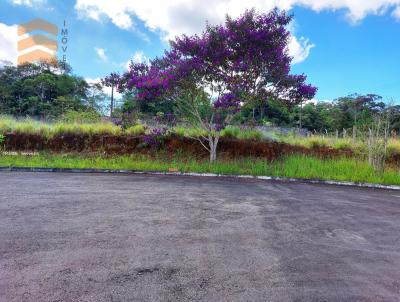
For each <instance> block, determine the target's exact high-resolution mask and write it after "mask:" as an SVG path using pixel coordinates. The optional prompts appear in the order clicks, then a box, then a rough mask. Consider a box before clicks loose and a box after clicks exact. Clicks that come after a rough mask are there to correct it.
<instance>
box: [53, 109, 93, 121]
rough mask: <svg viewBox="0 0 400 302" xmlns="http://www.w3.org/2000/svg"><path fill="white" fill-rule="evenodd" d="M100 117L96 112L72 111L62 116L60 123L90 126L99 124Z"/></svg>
mask: <svg viewBox="0 0 400 302" xmlns="http://www.w3.org/2000/svg"><path fill="white" fill-rule="evenodd" d="M100 121H101V116H100V114H99V113H97V112H96V111H93V110H92V111H74V110H69V111H67V112H66V113H64V114H63V115H62V117H61V118H60V122H64V123H80V124H91V123H99V122H100Z"/></svg>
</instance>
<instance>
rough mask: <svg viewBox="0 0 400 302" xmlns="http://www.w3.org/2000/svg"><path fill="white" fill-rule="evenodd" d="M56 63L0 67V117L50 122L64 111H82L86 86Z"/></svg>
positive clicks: (85, 103)
mask: <svg viewBox="0 0 400 302" xmlns="http://www.w3.org/2000/svg"><path fill="white" fill-rule="evenodd" d="M66 67H67V69H66V70H61V69H60V67H59V65H58V63H57V62H39V63H37V64H23V65H20V66H12V65H4V66H1V67H0V114H11V115H17V116H27V115H29V116H33V117H40V118H49V119H54V118H57V117H58V116H59V115H61V114H62V113H63V112H65V111H66V110H78V111H79V110H86V109H87V108H90V107H92V106H94V104H93V102H89V93H90V90H91V87H90V85H89V84H88V83H87V82H86V81H85V80H83V79H82V78H79V77H76V76H74V75H71V74H69V72H70V71H71V68H70V67H69V66H68V65H67V66H66Z"/></svg>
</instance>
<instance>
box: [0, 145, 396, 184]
mask: <svg viewBox="0 0 400 302" xmlns="http://www.w3.org/2000/svg"><path fill="white" fill-rule="evenodd" d="M0 166H2V167H52V168H98V169H128V170H143V171H149V170H151V171H168V170H169V169H171V168H172V169H177V170H178V171H182V172H200V173H217V174H247V175H269V176H285V177H294V178H305V179H314V178H315V179H325V180H337V181H354V182H368V183H381V184H388V185H400V174H399V173H398V172H397V171H395V170H390V169H386V171H384V173H382V174H376V173H374V171H373V169H372V168H371V166H370V165H369V164H368V163H367V162H366V161H361V160H356V159H349V158H342V159H329V160H322V159H317V158H313V157H307V156H301V155H293V156H289V157H286V158H283V159H282V160H280V161H276V162H273V163H268V162H267V161H265V160H263V159H259V158H244V159H237V160H223V159H222V160H218V161H217V162H215V163H210V162H209V161H208V160H207V159H196V158H194V157H190V156H187V155H184V154H177V155H176V156H174V157H172V158H171V156H170V155H168V154H164V153H162V152H161V153H157V154H155V155H153V156H149V155H140V154H135V155H131V156H115V157H102V156H98V155H92V156H88V155H87V156H79V155H54V154H40V155H36V156H22V155H3V156H0Z"/></svg>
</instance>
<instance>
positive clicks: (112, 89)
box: [110, 85, 114, 117]
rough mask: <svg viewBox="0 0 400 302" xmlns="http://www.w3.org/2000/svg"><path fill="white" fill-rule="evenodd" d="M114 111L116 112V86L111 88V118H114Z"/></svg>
mask: <svg viewBox="0 0 400 302" xmlns="http://www.w3.org/2000/svg"><path fill="white" fill-rule="evenodd" d="M113 111H114V85H112V86H111V105H110V117H112V114H113Z"/></svg>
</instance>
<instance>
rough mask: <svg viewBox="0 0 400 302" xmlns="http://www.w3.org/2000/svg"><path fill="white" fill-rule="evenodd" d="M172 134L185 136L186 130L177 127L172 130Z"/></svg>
mask: <svg viewBox="0 0 400 302" xmlns="http://www.w3.org/2000/svg"><path fill="white" fill-rule="evenodd" d="M171 133H173V134H176V135H178V136H185V134H186V128H184V127H180V126H177V127H174V128H172V129H171Z"/></svg>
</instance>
